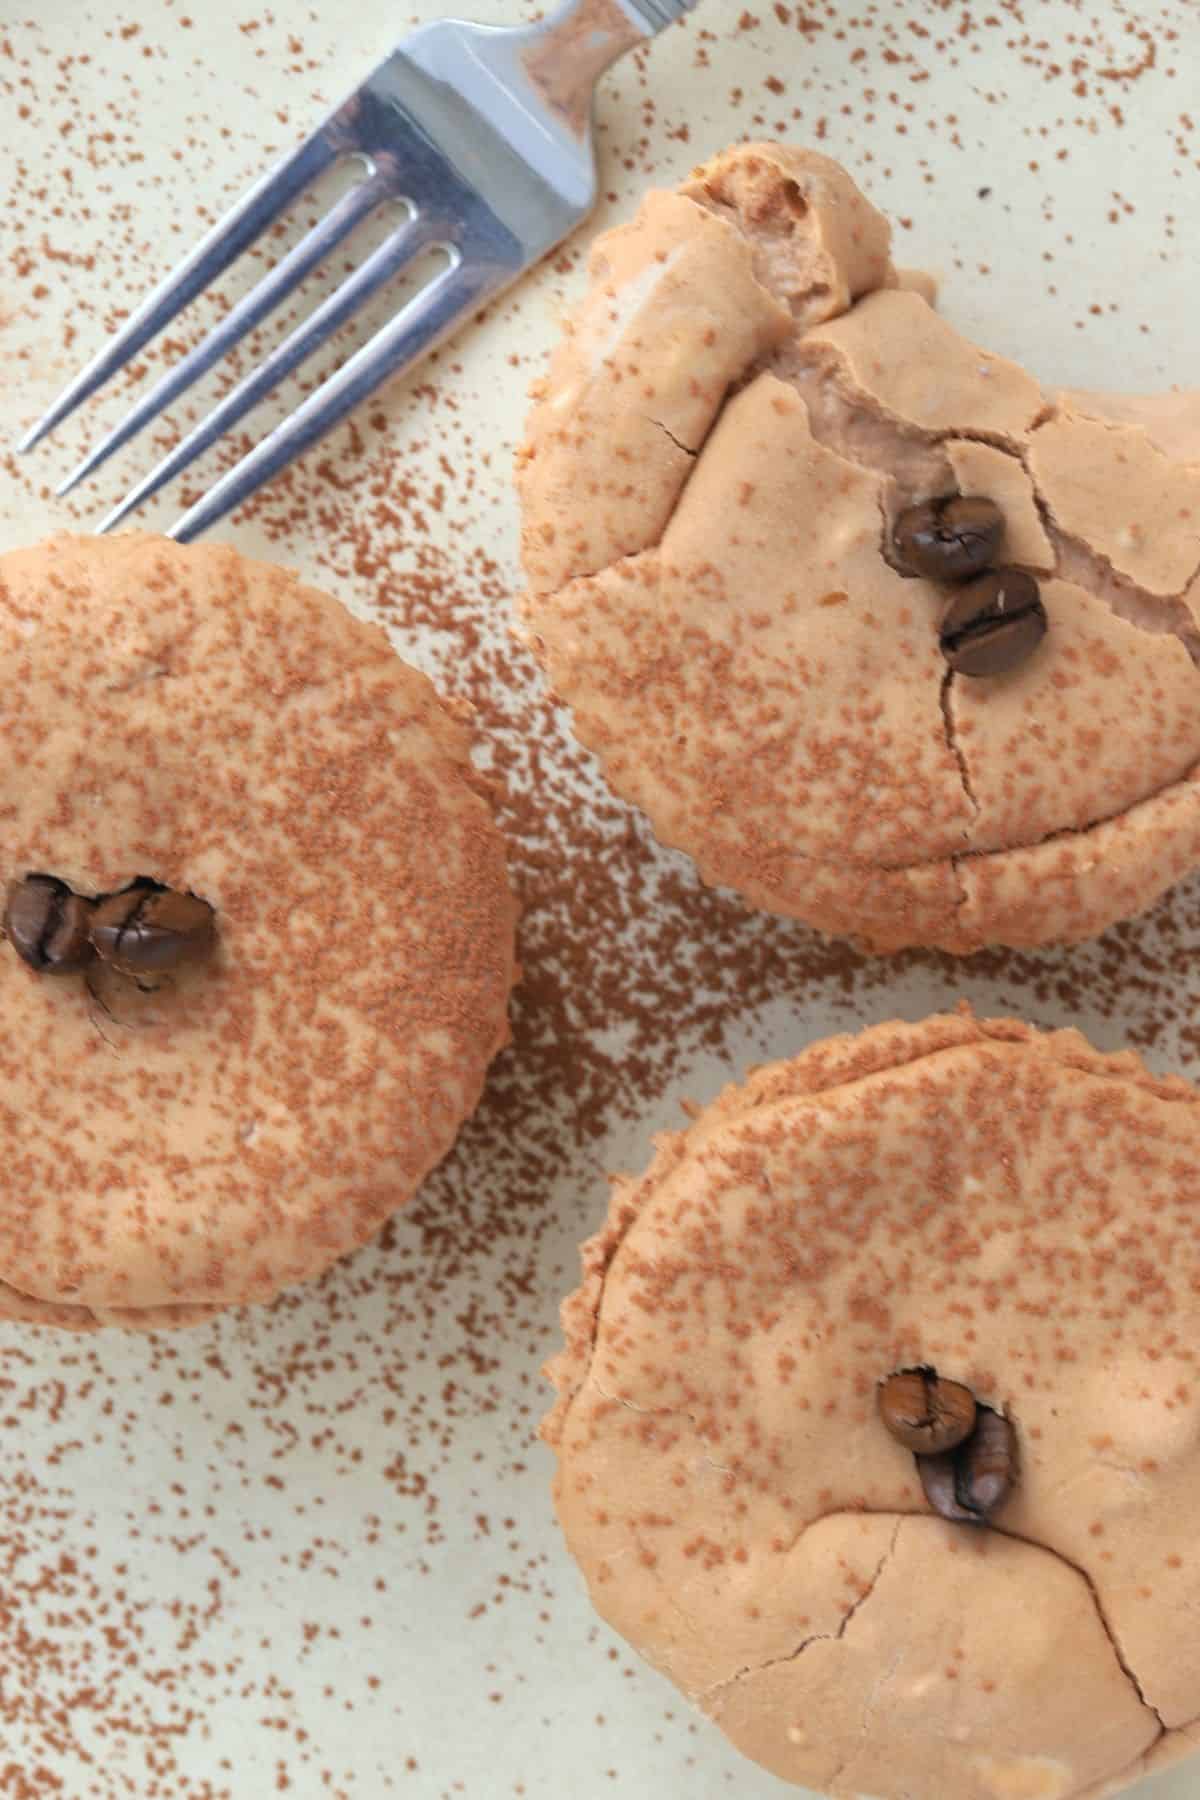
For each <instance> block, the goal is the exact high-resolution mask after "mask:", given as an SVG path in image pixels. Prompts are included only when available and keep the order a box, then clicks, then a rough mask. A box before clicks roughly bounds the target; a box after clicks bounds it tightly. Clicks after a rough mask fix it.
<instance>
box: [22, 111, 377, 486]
mask: <svg viewBox="0 0 1200 1800" xmlns="http://www.w3.org/2000/svg"><path fill="white" fill-rule="evenodd" d="M332 126H333V121H332V120H327V121H326V123H325V124H324V125H322V126H321V127H320V129H319V130H317V131H315V132H313V134H312V136H311V137H309V138H306V139H305V141H304V143H302V144H301V145H300V148H299V149H298V150H296V151H294V152H293V153H292V155H291V156H288V157H285V159H284V160H283V162H281V163H278V164H277V165H276V167H275V168H274V169H272V170H269V171H268V173H267V174H266V175H264V176H263V177H262V179H261V180H260V181H257V182H255V183H254V185H253V187H251V188H249V189H248V190H247V192H246V193H245V194H243V195H242V198H241V199H240V200H239V201H237V203H236V204H235V205H234V206H233V207H231V208H230V210H229V211H228V212H227V213H226V214H225V216H224V217H223V218H221V219H219V220H218V221H217V223H216V224H215V225H214V226H213V228H212V230H211V231H209V232H207V233H206V234H205V235H204V237H203V238H201V240H200V242H199V243H198V244H197V245H196V247H195V249H194V250H192V251H191V253H190V254H189V255H188V256H186V257H185V258H184V260H183V261H182V262H181V263H180V264H179V265H178V267H177V268H175V269H173V270H172V271H171V273H170V274H169V275H168V276H166V277H165V279H164V280H162V281H161V282H159V284H158V286H157V287H156V288H154V289H153V291H152V292H151V293H150V294H148V295H147V297H146V299H145V300H143V302H142V304H141V306H139V307H138V309H137V311H136V312H135V313H134V314H133V315H132V317H131V318H130V319H129V320H128V321H127V322H126V324H125V325H124V327H123V328H122V329H121V331H119V332H118V333H117V336H116V337H115V338H113V340H112V341H111V343H109V344H107V345H106V346H105V347H104V349H103V350H101V351H100V352H99V353H98V354H97V355H96V356H94V357H93V358H92V360H91V362H90V363H88V365H87V367H86V368H85V369H83V370H81V371H80V373H79V374H78V375H77V376H76V378H75V380H74V381H73V382H71V384H70V385H69V386H68V387H67V388H65V389H64V390H63V392H62V393H61V394H60V395H59V397H58V399H57V400H56V401H55V402H54V404H53V406H52V407H51V408H50V410H49V411H48V412H47V413H45V414H43V416H42V417H41V418H40V419H39V420H38V422H37V424H36V425H34V426H33V427H32V429H31V430H29V431H27V432H26V433H25V436H24V437H23V438H22V439H21V441H20V443H19V444H18V445H17V448H18V450H22V451H24V450H32V449H33V447H34V445H35V444H38V443H40V442H41V440H42V439H43V438H44V437H45V436H47V434H48V433H49V432H51V431H53V430H54V428H55V426H57V425H60V424H61V423H62V421H63V420H64V419H65V418H66V417H67V416H68V414H69V413H72V412H74V410H75V408H76V407H77V406H78V405H79V404H80V402H81V401H84V400H86V399H88V397H89V396H90V395H92V394H94V393H95V392H96V389H97V388H99V387H103V385H104V383H105V382H106V381H108V380H109V378H110V377H111V376H113V375H115V374H116V373H117V371H118V369H122V368H124V366H125V364H126V363H127V362H129V361H131V360H132V358H133V357H135V356H136V355H137V353H138V351H139V350H141V349H142V348H143V347H144V346H145V345H146V344H148V343H149V342H150V339H151V338H153V337H156V336H157V335H158V333H159V332H160V331H161V330H162V329H163V327H164V326H165V325H169V324H170V322H171V320H172V319H173V318H174V317H175V315H176V314H177V313H180V312H182V311H183V308H184V307H185V306H187V305H188V304H189V303H190V302H191V301H192V300H194V299H195V298H196V296H197V294H199V293H200V292H201V291H202V290H203V289H204V288H206V287H207V286H208V285H209V283H210V282H212V281H215V280H216V278H217V277H218V276H219V275H221V274H223V272H224V271H225V270H226V269H227V268H228V267H229V265H230V263H232V262H234V261H236V259H237V258H238V257H239V256H240V255H241V254H242V251H243V250H245V249H246V248H247V247H248V246H249V245H250V244H252V243H253V242H254V240H255V238H257V237H259V236H260V235H261V234H262V232H263V231H265V230H266V228H267V226H268V225H270V224H271V222H272V220H273V219H275V218H276V217H277V215H278V214H279V213H281V212H282V211H283V210H284V208H285V207H287V206H290V205H291V203H292V201H293V200H295V199H296V198H297V197H298V196H299V195H300V194H302V193H303V192H304V190H305V189H306V188H309V187H311V186H312V184H313V182H314V181H315V180H316V179H317V177H318V176H319V175H321V174H323V173H324V171H325V170H326V169H328V168H329V166H330V165H331V163H334V162H336V161H337V160H338V158H339V157H341V156H343V155H345V154H346V153H347V151H348V149H349V145H347V144H346V143H345V142H343V141H341V140H340V139H339V137H338V134H337V133H336V132H335V131H334V130H333V129H332Z"/></svg>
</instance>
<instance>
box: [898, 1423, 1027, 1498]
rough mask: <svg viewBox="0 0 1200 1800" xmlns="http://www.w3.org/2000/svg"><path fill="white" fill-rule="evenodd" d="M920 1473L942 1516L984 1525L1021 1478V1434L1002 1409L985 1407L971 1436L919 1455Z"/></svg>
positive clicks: (922, 1483)
mask: <svg viewBox="0 0 1200 1800" xmlns="http://www.w3.org/2000/svg"><path fill="white" fill-rule="evenodd" d="M917 1473H918V1474H919V1475H920V1477H921V1486H922V1487H923V1488H924V1490H925V1498H926V1499H927V1500H928V1502H929V1504H930V1506H932V1507H933V1509H934V1511H935V1512H938V1513H940V1514H941V1515H942V1517H943V1519H954V1520H957V1521H960V1522H962V1523H964V1524H968V1525H985V1524H986V1523H987V1521H988V1519H989V1518H990V1517H991V1515H992V1514H993V1513H994V1512H995V1511H996V1509H997V1507H999V1506H1001V1505H1002V1504H1003V1502H1004V1501H1005V1500H1006V1499H1007V1498H1008V1495H1009V1494H1010V1493H1011V1491H1012V1487H1013V1483H1014V1482H1015V1481H1016V1478H1017V1436H1016V1433H1015V1431H1014V1430H1013V1428H1012V1425H1011V1424H1010V1422H1009V1421H1008V1420H1007V1419H1006V1418H1005V1417H1004V1415H1003V1413H998V1412H996V1411H995V1409H994V1408H993V1407H990V1406H980V1407H979V1409H978V1412H977V1415H976V1420H975V1429H974V1431H973V1432H972V1433H971V1435H970V1437H969V1438H967V1439H965V1440H964V1442H963V1443H961V1444H959V1446H958V1447H957V1449H955V1450H947V1451H945V1452H943V1453H942V1454H941V1455H940V1456H918V1458H917Z"/></svg>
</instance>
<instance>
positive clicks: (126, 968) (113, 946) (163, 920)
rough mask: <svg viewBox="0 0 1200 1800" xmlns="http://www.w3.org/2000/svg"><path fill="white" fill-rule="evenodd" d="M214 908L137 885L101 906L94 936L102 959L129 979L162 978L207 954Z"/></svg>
mask: <svg viewBox="0 0 1200 1800" xmlns="http://www.w3.org/2000/svg"><path fill="white" fill-rule="evenodd" d="M214 926H215V917H214V914H213V909H212V907H211V906H209V905H208V904H207V903H206V902H205V901H203V900H198V899H197V898H196V896H195V895H194V894H180V893H177V892H176V891H175V889H173V888H164V887H158V886H157V885H155V884H153V883H151V882H135V883H134V884H133V886H132V887H128V888H125V889H124V890H123V892H121V893H119V894H112V895H110V896H109V898H108V899H107V900H101V901H99V902H98V903H97V905H96V907H95V909H94V911H93V913H92V923H91V937H92V943H93V944H94V945H95V948H96V953H97V955H98V956H101V957H103V959H104V961H105V962H107V963H111V964H112V966H113V968H115V969H118V970H120V972H121V973H122V974H124V975H160V974H163V973H165V972H166V971H167V970H168V969H175V968H178V966H179V964H180V963H182V962H195V961H199V960H200V959H201V958H203V957H205V956H208V955H209V954H210V952H211V950H212V947H213V938H214Z"/></svg>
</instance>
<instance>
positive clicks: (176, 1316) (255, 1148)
mask: <svg viewBox="0 0 1200 1800" xmlns="http://www.w3.org/2000/svg"><path fill="white" fill-rule="evenodd" d="M0 676H2V680H0V685H2V687H3V692H4V697H5V698H4V707H3V715H2V717H0V733H2V748H3V752H4V756H3V762H4V775H3V776H2V777H0V880H2V882H3V884H4V885H5V886H7V884H8V882H9V881H10V880H11V879H12V878H13V877H14V876H18V875H22V874H24V873H26V872H29V871H35V870H37V871H47V872H50V873H53V874H55V875H57V876H59V877H60V878H61V879H63V880H65V881H67V882H69V883H70V884H71V885H72V886H73V887H75V888H76V889H77V891H79V892H83V893H87V894H95V893H99V892H110V891H114V890H116V889H118V888H120V887H122V886H124V885H125V884H127V883H128V882H129V881H130V880H132V879H133V878H134V877H136V876H152V877H153V878H155V879H157V880H161V881H163V882H164V883H166V884H167V885H169V886H172V887H176V888H180V889H183V890H190V891H192V892H195V893H197V894H199V895H200V896H201V897H202V898H204V899H206V900H208V901H209V902H210V904H212V905H213V906H214V907H215V908H216V911H217V919H218V948H217V953H216V955H215V958H214V959H213V961H212V963H211V964H209V965H206V966H204V967H202V968H194V969H188V970H185V971H182V972H180V974H179V975H178V976H177V977H175V978H174V979H173V980H172V982H171V983H170V984H168V985H167V986H166V987H165V988H163V989H161V990H160V991H159V992H157V993H153V994H140V993H138V991H137V990H136V988H135V987H133V985H132V984H130V983H129V982H126V981H123V980H119V979H117V978H115V977H110V976H109V975H107V973H106V972H105V971H99V976H100V977H102V979H96V980H94V982H93V986H94V989H95V992H94V993H89V991H88V989H87V987H86V985H85V981H84V978H83V977H82V976H72V977H67V976H64V977H58V978H47V977H44V976H37V975H35V974H34V973H33V972H32V971H31V970H30V969H28V968H26V967H25V965H24V964H23V963H21V962H20V961H19V959H18V958H17V957H16V955H15V954H14V952H13V951H12V949H11V948H10V947H9V946H7V945H3V946H0V997H2V1000H3V1008H4V1016H5V1035H4V1043H3V1045H2V1046H0V1094H2V1097H0V1115H2V1118H3V1129H4V1137H5V1184H6V1203H5V1206H4V1208H3V1209H2V1210H0V1274H2V1275H3V1278H4V1282H5V1284H6V1285H5V1286H4V1287H3V1288H2V1289H0V1316H11V1317H18V1318H26V1319H29V1318H34V1319H42V1320H44V1321H46V1322H50V1323H54V1324H58V1325H65V1326H68V1327H75V1328H87V1327H88V1326H90V1325H94V1324H97V1323H118V1324H124V1325H138V1326H149V1327H155V1326H158V1325H162V1324H181V1323H187V1322H191V1321H192V1320H194V1319H197V1318H202V1317H205V1316H208V1314H209V1313H210V1312H211V1311H212V1310H214V1309H215V1308H219V1307H221V1306H226V1305H230V1304H234V1303H240V1302H243V1301H248V1300H261V1299H267V1298H270V1297H271V1296H272V1295H273V1294H274V1293H275V1292H276V1291H277V1290H278V1289H279V1288H280V1287H281V1286H284V1285H286V1284H288V1283H291V1282H295V1281H300V1280H304V1279H307V1278H309V1277H311V1276H313V1275H316V1274H318V1273H319V1272H320V1271H321V1270H322V1269H323V1268H325V1267H326V1266H327V1265H328V1264H329V1263H330V1262H331V1261H333V1260H334V1259H335V1258H336V1257H337V1256H339V1255H341V1254H342V1253H344V1252H345V1251H347V1250H349V1249H352V1248H353V1247H354V1246H355V1245H357V1244H360V1243H362V1242H363V1241H364V1240H365V1239H366V1238H367V1237H369V1236H370V1235H371V1234H372V1233H373V1232H375V1231H376V1230H377V1229H378V1227H379V1226H380V1225H381V1224H382V1223H383V1221H384V1219H385V1218H386V1217H387V1216H388V1215H389V1213H391V1212H392V1211H393V1210H394V1209H395V1208H396V1207H397V1206H399V1205H401V1204H402V1203H403V1202H404V1201H405V1200H406V1199H407V1198H408V1197H409V1195H410V1194H411V1193H412V1191H413V1189H414V1188H415V1187H416V1185H417V1184H418V1183H419V1181H420V1180H421V1178H422V1177H423V1176H424V1174H425V1173H426V1172H427V1170H428V1169H429V1168H430V1167H431V1166H432V1165H433V1164H434V1163H435V1162H437V1161H438V1160H439V1159H440V1157H441V1156H443V1155H444V1154H445V1152H446V1150H447V1149H448V1148H449V1146H450V1144H451V1142H452V1140H453V1138H454V1135H455V1132H456V1130H457V1128H458V1125H459V1124H460V1122H461V1120H462V1119H463V1118H464V1117H465V1116H466V1115H467V1114H468V1113H469V1112H470V1111H471V1110H472V1108H473V1106H474V1105H475V1102H476V1100H477V1098H478V1095H479V1092H480V1088H481V1085H482V1081H483V1077H484V1071H485V1069H486V1067H487V1064H488V1061H489V1060H490V1058H491V1056H492V1054H493V1053H494V1052H495V1050H496V1049H497V1048H498V1047H499V1045H500V1044H501V1043H502V1042H503V1041H504V1038H505V1036H506V1030H507V1027H506V1002H507V995H508V991H509V987H510V985H511V980H512V975H513V922H514V903H513V901H512V898H511V895H510V893H509V890H508V886H507V880H506V872H505V856H504V848H503V844H502V841H501V839H500V836H499V834H498V832H497V831H496V829H495V827H494V825H493V824H492V821H491V818H490V815H489V812H488V809H487V806H486V804H485V802H484V800H483V799H482V798H481V797H480V794H479V793H478V791H477V787H478V783H477V780H476V778H475V776H474V775H473V773H472V771H471V768H470V763H469V740H468V736H467V733H466V731H465V729H464V727H463V726H462V724H461V722H459V721H458V720H456V719H455V718H453V717H451V715H450V713H449V712H448V711H447V710H446V709H445V708H444V707H443V706H442V704H441V703H440V701H439V700H438V697H437V695H436V693H435V692H434V690H433V688H432V687H431V686H430V684H429V683H428V682H427V681H426V680H425V678H424V677H423V676H421V675H419V674H417V673H416V671H414V670H412V669H409V668H408V667H407V666H406V665H405V664H403V663H401V662H400V660H399V659H398V658H397V657H396V656H395V655H394V654H393V652H392V651H391V649H390V647H389V645H388V643H387V641H386V639H385V637H384V636H383V633H382V632H380V631H378V630H377V629H376V628H374V627H371V626H366V625H364V624H361V623H360V622H358V621H356V620H354V619H353V618H351V616H350V615H349V614H348V613H346V612H345V611H344V610H343V609H342V608H341V607H340V606H338V605H337V604H336V602H334V601H332V600H330V599H328V598H327V597H325V596H324V595H321V594H318V593H316V592H314V591H313V590H311V589H307V588H304V587H302V586H301V585H300V583H299V582H298V581H297V580H296V578H295V577H294V576H293V575H291V574H289V573H288V572H286V571H284V570H281V569H276V568H273V567H271V566H269V565H267V564H264V563H253V562H249V561H247V560H245V559H243V558H241V557H239V556H238V555H236V553H235V552H233V551H232V550H229V549H225V548H223V547H219V546H207V547H198V548H192V549H188V550H184V549H182V548H180V547H179V546H176V545H174V544H171V543H169V542H166V541H164V540H159V539H155V538H150V537H146V536H143V535H140V534H138V535H131V536H127V537H119V538H116V539H111V540H108V539H106V540H91V539H87V540H82V539H75V538H70V537H59V538H55V539H52V540H50V541H49V542H48V543H46V544H42V545H39V546H37V547H36V548H34V549H30V550H22V551H14V552H11V553H10V554H8V555H6V556H4V557H3V558H0ZM64 1071H69V1074H68V1075H64Z"/></svg>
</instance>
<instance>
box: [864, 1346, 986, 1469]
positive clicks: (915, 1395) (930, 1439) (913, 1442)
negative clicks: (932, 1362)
mask: <svg viewBox="0 0 1200 1800" xmlns="http://www.w3.org/2000/svg"><path fill="white" fill-rule="evenodd" d="M878 1401H879V1416H880V1418H881V1419H882V1420H883V1422H884V1424H885V1425H886V1426H887V1428H888V1430H889V1431H890V1432H891V1434H892V1436H893V1437H894V1438H896V1439H898V1440H899V1442H900V1443H902V1444H903V1445H904V1446H905V1448H906V1449H908V1450H915V1451H916V1452H917V1453H918V1454H919V1455H922V1456H924V1455H932V1454H934V1453H936V1452H937V1451H939V1450H953V1449H954V1447H955V1445H956V1444H961V1443H962V1441H963V1439H964V1438H965V1437H969V1436H970V1434H971V1431H972V1430H973V1429H974V1425H975V1396H974V1394H973V1393H972V1392H971V1390H970V1388H967V1387H964V1386H963V1385H962V1383H961V1382H959V1381H943V1380H942V1379H941V1377H940V1376H939V1375H938V1373H937V1370H936V1369H927V1368H920V1369H901V1370H900V1372H899V1373H898V1374H896V1375H889V1377H888V1379H887V1380H886V1381H885V1382H882V1383H881V1384H880V1387H879V1393H878Z"/></svg>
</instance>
